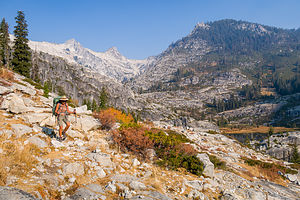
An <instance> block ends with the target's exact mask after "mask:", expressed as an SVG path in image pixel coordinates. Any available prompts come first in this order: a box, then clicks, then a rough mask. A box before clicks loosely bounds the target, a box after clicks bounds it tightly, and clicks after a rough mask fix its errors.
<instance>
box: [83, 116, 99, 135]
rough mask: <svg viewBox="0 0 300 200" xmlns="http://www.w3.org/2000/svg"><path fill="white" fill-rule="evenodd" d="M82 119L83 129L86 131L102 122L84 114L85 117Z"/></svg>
mask: <svg viewBox="0 0 300 200" xmlns="http://www.w3.org/2000/svg"><path fill="white" fill-rule="evenodd" d="M80 121H81V129H82V130H83V131H84V132H87V131H90V130H93V129H96V128H98V127H100V123H99V122H98V121H97V120H96V119H95V118H93V117H91V116H84V117H83V118H81V120H80Z"/></svg>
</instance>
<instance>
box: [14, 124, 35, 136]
mask: <svg viewBox="0 0 300 200" xmlns="http://www.w3.org/2000/svg"><path fill="white" fill-rule="evenodd" d="M11 128H12V130H13V133H14V135H16V137H17V138H18V137H21V136H22V135H24V134H26V133H31V132H32V131H33V129H32V128H30V127H29V126H26V125H23V124H12V125H11Z"/></svg>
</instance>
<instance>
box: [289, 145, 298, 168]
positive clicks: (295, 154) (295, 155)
mask: <svg viewBox="0 0 300 200" xmlns="http://www.w3.org/2000/svg"><path fill="white" fill-rule="evenodd" d="M291 162H292V163H299V164H300V155H299V152H298V149H297V145H296V144H294V145H293V150H292V157H291Z"/></svg>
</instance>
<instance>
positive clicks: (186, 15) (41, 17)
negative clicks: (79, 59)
mask: <svg viewBox="0 0 300 200" xmlns="http://www.w3.org/2000/svg"><path fill="white" fill-rule="evenodd" d="M18 10H22V11H24V12H25V17H26V20H27V22H28V25H29V39H30V40H34V41H48V42H55V43H63V42H65V41H66V40H68V39H70V38H75V39H76V40H77V41H79V42H80V43H81V44H82V45H83V46H84V47H87V48H90V49H92V50H94V51H105V50H107V49H108V48H110V47H112V46H116V47H117V48H118V49H119V51H120V52H121V53H122V54H123V55H125V56H126V57H129V58H135V59H142V58H146V57H148V56H152V55H157V54H159V53H160V52H162V51H163V50H165V49H166V48H167V47H168V45H169V44H171V43H172V42H174V41H176V40H178V39H180V38H182V37H184V36H186V35H187V34H188V33H189V32H190V31H191V30H192V29H193V27H194V26H195V24H196V23H197V22H208V21H215V20H219V19H225V18H226V19H237V20H246V21H250V22H257V23H261V24H265V25H271V26H276V27H281V28H299V27H300V0H106V1H104V0H1V2H0V17H1V18H3V17H5V19H6V20H7V21H8V23H9V25H10V32H11V33H12V32H13V26H14V25H15V19H14V17H15V16H16V14H17V11H18Z"/></svg>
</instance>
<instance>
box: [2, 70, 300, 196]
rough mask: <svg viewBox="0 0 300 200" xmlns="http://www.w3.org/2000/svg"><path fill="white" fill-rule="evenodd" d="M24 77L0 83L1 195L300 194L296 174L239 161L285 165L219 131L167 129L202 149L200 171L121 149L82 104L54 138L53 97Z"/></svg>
mask: <svg viewBox="0 0 300 200" xmlns="http://www.w3.org/2000/svg"><path fill="white" fill-rule="evenodd" d="M23 78H24V77H20V76H18V75H15V80H16V81H15V82H8V81H6V80H2V79H1V80H0V83H1V85H0V95H1V97H0V99H1V101H0V102H1V105H0V108H1V110H0V124H1V126H0V141H1V142H0V154H1V157H0V160H1V161H0V165H1V167H0V184H1V186H0V199H16V198H19V199H149V200H150V199H166V200H167V199H196V198H198V199H214V198H219V199H253V200H258V199H268V200H270V199H299V195H300V187H299V180H300V173H299V171H298V174H294V175H293V174H289V173H284V174H282V173H283V172H280V173H281V174H282V176H285V177H287V179H283V177H282V176H281V175H278V174H277V171H276V172H275V175H274V173H273V176H274V177H273V176H270V174H269V171H264V170H261V169H260V168H257V167H255V166H250V165H247V164H246V163H245V162H244V159H245V157H246V158H249V159H250V158H252V159H254V158H255V159H256V160H260V161H263V162H268V163H273V164H274V165H275V163H277V164H280V165H282V166H285V167H287V168H290V167H289V166H290V163H287V162H285V163H283V162H282V161H278V160H276V159H274V158H271V157H269V156H267V155H263V154H261V153H258V152H256V151H254V150H252V149H248V148H247V147H244V146H242V145H240V144H239V143H238V142H236V141H235V140H232V139H230V138H227V137H225V136H224V135H220V134H209V133H207V132H203V131H197V132H196V131H191V130H189V131H187V130H186V129H184V128H183V127H169V128H171V129H173V130H175V131H178V132H182V134H185V135H186V136H187V137H188V138H189V139H190V140H192V141H193V142H194V144H193V145H194V148H195V149H197V150H199V152H201V153H199V154H198V155H197V157H199V158H200V160H201V161H202V162H203V163H204V172H203V176H195V175H192V174H190V173H187V172H186V171H184V170H182V171H181V170H180V171H172V170H168V169H167V168H160V167H158V166H156V165H155V163H154V162H150V161H149V162H146V161H143V160H138V159H137V158H136V157H135V156H133V155H131V154H130V153H124V152H120V151H119V150H118V148H117V147H116V146H115V145H113V143H112V139H111V133H110V132H107V131H103V130H99V129H98V127H99V126H100V124H99V122H98V121H97V120H95V119H94V118H93V117H92V116H90V115H91V113H90V111H87V110H86V107H85V106H84V107H80V108H77V113H78V117H77V118H75V117H74V116H70V120H71V123H72V126H71V129H70V130H69V131H68V133H67V134H68V138H67V140H65V141H63V142H58V141H57V140H56V139H55V138H54V137H53V135H52V133H51V131H50V132H49V130H53V128H54V129H55V128H56V126H55V120H54V117H52V116H51V115H52V114H51V104H52V97H49V98H45V97H43V96H42V94H43V91H42V90H37V89H35V88H34V87H33V86H31V85H30V84H28V83H27V82H24V81H22V79H23ZM156 126H158V127H159V126H162V127H163V126H165V125H164V124H162V123H157V125H156ZM208 153H209V154H211V155H215V156H217V157H218V158H219V159H221V160H223V161H224V162H226V168H224V169H218V168H217V167H216V166H214V164H212V162H211V160H210V158H209V157H208V156H207V154H208ZM153 158H154V160H155V157H153ZM278 173H279V172H278ZM15 188H18V189H15Z"/></svg>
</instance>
